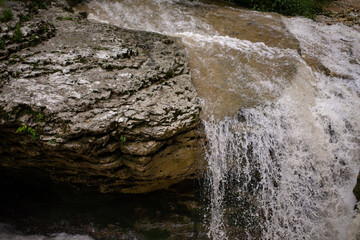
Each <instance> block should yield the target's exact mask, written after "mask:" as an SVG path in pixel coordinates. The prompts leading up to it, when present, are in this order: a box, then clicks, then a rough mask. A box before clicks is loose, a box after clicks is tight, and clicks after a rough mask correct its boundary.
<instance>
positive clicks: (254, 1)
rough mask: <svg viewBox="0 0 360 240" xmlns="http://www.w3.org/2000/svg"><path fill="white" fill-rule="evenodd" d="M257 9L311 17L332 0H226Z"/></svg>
mask: <svg viewBox="0 0 360 240" xmlns="http://www.w3.org/2000/svg"><path fill="white" fill-rule="evenodd" d="M228 1H229V2H235V3H237V4H239V5H241V6H243V7H247V8H252V9H254V10H258V11H266V12H277V13H281V14H284V15H289V16H297V15H301V16H306V17H313V16H314V14H317V13H319V12H321V11H322V8H323V6H325V5H327V4H330V3H331V2H332V0H228Z"/></svg>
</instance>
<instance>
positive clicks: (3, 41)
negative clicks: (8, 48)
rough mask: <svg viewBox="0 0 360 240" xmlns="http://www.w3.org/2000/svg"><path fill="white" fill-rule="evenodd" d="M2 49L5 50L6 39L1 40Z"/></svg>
mask: <svg viewBox="0 0 360 240" xmlns="http://www.w3.org/2000/svg"><path fill="white" fill-rule="evenodd" d="M0 49H5V40H4V39H1V40H0Z"/></svg>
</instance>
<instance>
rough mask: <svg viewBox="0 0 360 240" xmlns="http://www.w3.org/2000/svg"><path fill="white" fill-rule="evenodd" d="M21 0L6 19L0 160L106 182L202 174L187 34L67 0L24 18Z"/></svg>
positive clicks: (114, 186) (63, 178) (129, 186)
mask: <svg viewBox="0 0 360 240" xmlns="http://www.w3.org/2000/svg"><path fill="white" fill-rule="evenodd" d="M21 4H22V3H18V6H17V7H16V9H17V11H20V12H16V11H15V10H14V16H15V17H14V19H13V20H11V22H10V23H7V24H8V25H9V26H11V25H13V27H12V28H11V27H8V28H5V27H4V26H3V25H4V24H2V25H1V30H2V33H1V34H2V35H1V36H2V39H3V43H4V46H3V50H2V52H1V53H2V60H1V62H0V75H1V76H2V79H1V84H0V87H1V90H0V91H1V92H0V116H1V120H0V138H1V142H0V167H1V168H4V169H7V170H9V171H15V170H16V171H17V172H18V171H22V170H26V171H34V172H39V173H40V174H42V175H44V176H47V177H50V178H51V179H52V180H53V181H55V182H66V183H70V184H71V185H73V186H75V187H76V186H88V187H90V188H94V189H97V190H99V191H101V192H112V191H119V192H125V193H129V192H131V193H140V192H148V191H153V190H156V189H161V188H166V187H168V186H170V185H171V184H174V183H177V182H180V181H182V180H184V179H189V178H193V177H194V175H195V174H196V170H197V168H198V166H199V163H198V161H199V160H200V159H201V150H200V149H201V146H200V145H201V141H199V139H202V137H201V134H200V133H199V130H198V125H199V111H200V107H199V104H198V102H197V95H196V92H195V90H194V87H193V85H192V83H191V79H190V73H189V68H188V65H187V60H186V54H185V51H184V49H183V46H182V43H181V40H179V39H176V38H171V37H167V36H163V35H160V34H156V33H148V32H139V31H132V30H125V29H121V28H118V27H114V26H111V25H107V24H101V23H97V22H92V21H88V20H86V19H83V18H81V16H78V15H74V14H72V13H70V12H65V11H64V10H62V8H60V7H49V9H48V10H39V14H38V15H36V16H34V17H32V18H31V20H30V19H25V20H24V19H20V18H19V17H18V16H20V15H19V14H20V13H21V14H22V15H24V13H22V12H21V11H22V8H21V6H22V5H21ZM5 7H6V6H5ZM5 7H4V8H5ZM24 11H25V10H24ZM19 26H20V27H19ZM39 26H40V27H39ZM42 26H43V27H42ZM38 28H39V29H40V30H37V29H38ZM16 31H18V32H19V31H21V34H20V36H21V39H20V40H19V39H18V40H16V41H12V39H13V38H12V37H11V36H13V34H14V33H13V32H16ZM35 40H36V41H35Z"/></svg>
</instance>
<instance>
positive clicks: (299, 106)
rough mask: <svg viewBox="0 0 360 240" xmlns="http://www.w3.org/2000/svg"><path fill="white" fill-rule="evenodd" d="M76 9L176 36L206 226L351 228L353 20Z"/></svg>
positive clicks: (359, 74)
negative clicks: (195, 124) (203, 160)
mask: <svg viewBox="0 0 360 240" xmlns="http://www.w3.org/2000/svg"><path fill="white" fill-rule="evenodd" d="M78 10H79V11H87V12H88V13H89V18H92V19H95V20H99V21H104V22H108V23H112V24H115V25H118V26H121V27H126V28H132V29H137V30H146V31H155V32H161V33H164V34H168V35H172V36H177V37H181V38H182V40H183V43H184V45H185V46H186V49H187V52H188V55H189V61H190V67H191V74H192V79H193V83H194V85H195V87H196V89H197V91H198V94H199V96H200V98H201V99H202V102H203V112H202V119H203V123H204V126H205V132H206V135H207V140H208V146H207V160H208V180H209V186H210V188H209V189H210V190H209V194H210V196H211V204H210V212H211V220H210V226H209V233H208V235H209V238H211V239H215V240H220V239H230V240H232V239H259V238H261V239H319V240H323V239H349V240H355V239H360V230H359V229H360V217H359V216H360V215H357V216H356V214H357V213H356V212H355V210H354V206H355V204H356V200H355V197H354V195H353V194H352V189H353V188H354V186H355V183H356V177H357V175H358V173H359V166H360V157H359V156H360V147H359V143H360V138H359V136H360V125H359V120H360V111H359V109H360V67H359V65H360V33H359V31H357V30H356V29H355V28H349V27H346V26H344V25H342V24H335V25H332V26H327V25H324V24H321V23H315V22H313V21H312V20H308V19H303V18H282V17H280V16H279V15H276V14H265V13H257V12H253V11H246V10H241V9H236V8H233V7H228V6H221V5H210V4H205V3H202V2H199V1H177V0H143V1H140V0H133V1H130V0H122V1H120V0H118V1H117V0H108V1H100V0H93V1H90V2H89V3H87V4H86V5H83V6H80V7H78ZM298 49H301V51H299V50H298ZM316 66H323V67H322V68H323V69H327V71H328V73H330V74H328V75H325V74H324V73H322V72H320V71H318V70H317V69H318V68H317V67H316Z"/></svg>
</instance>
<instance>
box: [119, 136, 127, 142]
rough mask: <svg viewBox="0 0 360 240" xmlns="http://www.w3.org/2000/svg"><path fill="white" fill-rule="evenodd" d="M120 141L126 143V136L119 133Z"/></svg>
mask: <svg viewBox="0 0 360 240" xmlns="http://www.w3.org/2000/svg"><path fill="white" fill-rule="evenodd" d="M120 142H121V143H126V137H125V136H123V135H121V136H120Z"/></svg>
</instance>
